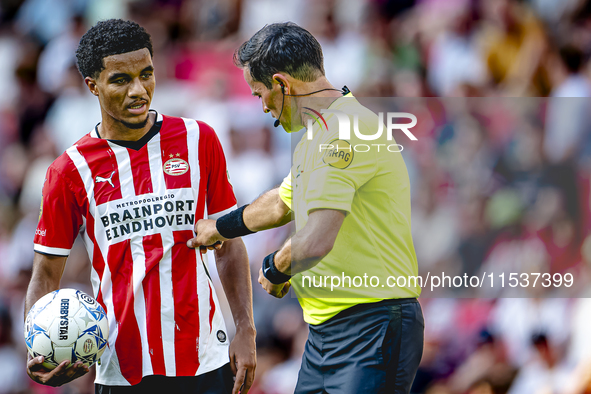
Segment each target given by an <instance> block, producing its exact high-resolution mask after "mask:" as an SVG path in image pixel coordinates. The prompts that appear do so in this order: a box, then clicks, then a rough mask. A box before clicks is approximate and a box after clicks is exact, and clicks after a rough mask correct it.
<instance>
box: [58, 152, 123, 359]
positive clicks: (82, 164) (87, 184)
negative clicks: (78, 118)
mask: <svg viewBox="0 0 591 394" xmlns="http://www.w3.org/2000/svg"><path fill="white" fill-rule="evenodd" d="M66 153H67V154H68V156H69V157H70V159H71V160H72V162H73V163H74V165H75V166H76V169H77V170H78V174H79V175H80V178H82V182H84V188H85V189H86V198H87V199H88V206H89V208H88V211H89V214H90V215H93V214H94V212H96V202H95V200H94V181H93V179H92V172H91V171H90V168H89V167H88V163H86V160H85V159H84V157H82V155H81V154H80V152H78V148H77V147H76V145H74V146H71V147H70V148H68V149H67V150H66ZM93 217H94V216H93ZM97 230H98V222H97V220H96V218H94V235H95V239H96V246H97V247H98V248H99V252H100V253H101V255H102V257H103V261H104V262H105V269H104V271H103V277H102V280H101V285H100V286H101V290H102V291H101V292H102V294H103V302H104V304H105V306H106V307H107V311H106V312H107V319H108V321H109V347H107V350H106V351H105V353H103V356H102V357H101V362H102V363H104V364H105V365H108V364H109V362H110V359H111V353H112V352H115V342H116V341H117V334H118V329H117V320H116V319H115V308H114V305H113V293H112V291H111V287H112V283H111V270H110V268H109V264H107V255H106V253H105V251H104V250H102V249H101V245H106V246H107V248H108V245H109V244H108V243H107V240H106V237H105V236H104V232H103V231H97ZM85 235H87V232H86V231H85ZM93 250H94V248H93ZM93 286H94V283H93ZM98 291H99V289H98V288H93V292H94V294H95V296H96V295H97V294H98Z"/></svg>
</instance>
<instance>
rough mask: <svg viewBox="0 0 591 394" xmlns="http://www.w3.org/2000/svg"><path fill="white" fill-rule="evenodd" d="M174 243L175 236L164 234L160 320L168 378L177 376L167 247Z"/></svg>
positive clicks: (170, 265)
mask: <svg viewBox="0 0 591 394" xmlns="http://www.w3.org/2000/svg"><path fill="white" fill-rule="evenodd" d="M173 243H174V239H173V235H172V233H170V232H168V231H167V232H164V233H162V247H163V249H164V250H165V251H166V253H164V255H163V256H162V260H160V302H161V304H162V307H161V309H160V319H161V323H162V347H163V349H162V350H163V351H164V367H165V369H166V375H167V376H174V375H175V374H176V365H175V352H174V339H175V338H174V337H175V323H174V295H173V292H172V248H168V249H167V248H166V246H167V245H172V244H173Z"/></svg>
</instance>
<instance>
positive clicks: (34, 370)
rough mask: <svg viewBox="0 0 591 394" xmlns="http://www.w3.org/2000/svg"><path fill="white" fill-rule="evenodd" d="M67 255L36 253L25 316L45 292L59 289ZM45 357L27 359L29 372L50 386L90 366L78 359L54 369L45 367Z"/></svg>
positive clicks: (82, 371)
mask: <svg viewBox="0 0 591 394" xmlns="http://www.w3.org/2000/svg"><path fill="white" fill-rule="evenodd" d="M66 259H67V257H65V256H51V255H44V254H40V253H35V257H34V259H33V273H32V275H31V281H30V282H29V287H28V288H27V293H26V296H25V316H26V315H27V313H28V312H29V310H30V309H31V307H32V306H33V305H34V304H35V302H37V300H39V298H41V297H43V296H44V295H45V294H47V293H50V292H52V291H54V290H57V289H59V285H60V279H61V277H62V274H63V272H64V267H65V266H66ZM42 363H43V357H42V356H39V357H35V358H32V357H31V356H30V355H29V357H28V360H27V374H28V375H29V377H30V378H31V379H33V380H34V381H35V382H37V383H41V384H45V385H48V386H61V385H63V384H65V383H68V382H70V381H72V380H74V379H76V378H79V377H80V376H82V375H84V374H86V373H87V372H88V367H86V366H85V365H84V364H82V362H81V361H77V362H76V363H75V364H74V365H73V367H71V368H68V369H66V368H67V367H68V365H69V361H64V362H62V363H61V364H60V365H59V366H58V367H56V368H55V369H53V370H48V369H46V368H44V367H43V365H42Z"/></svg>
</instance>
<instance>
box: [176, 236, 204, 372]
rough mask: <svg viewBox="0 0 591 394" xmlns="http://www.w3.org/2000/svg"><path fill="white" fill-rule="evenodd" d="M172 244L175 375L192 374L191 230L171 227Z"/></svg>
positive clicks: (195, 354)
mask: <svg viewBox="0 0 591 394" xmlns="http://www.w3.org/2000/svg"><path fill="white" fill-rule="evenodd" d="M173 234H174V246H173V247H172V262H173V264H172V293H173V296H174V321H175V330H176V331H175V341H174V356H175V362H176V373H177V376H194V375H195V373H196V372H197V369H198V368H199V302H198V300H197V255H196V254H195V250H193V249H189V248H188V247H187V241H188V240H189V239H191V238H193V231H191V230H187V231H175V232H174V233H173Z"/></svg>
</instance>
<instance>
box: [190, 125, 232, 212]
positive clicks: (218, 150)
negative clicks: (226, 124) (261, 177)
mask: <svg viewBox="0 0 591 394" xmlns="http://www.w3.org/2000/svg"><path fill="white" fill-rule="evenodd" d="M197 123H198V124H199V135H200V137H199V140H200V144H201V142H203V144H202V145H201V146H200V148H199V149H200V150H201V149H202V148H203V150H202V151H201V153H204V154H203V155H200V156H201V157H205V159H206V163H205V165H206V167H207V173H208V174H207V176H208V178H207V196H206V202H207V213H208V217H209V218H210V219H217V218H218V217H220V216H223V215H225V214H226V213H228V212H231V211H233V210H234V209H236V196H235V195H234V188H233V187H232V184H231V183H230V174H229V173H228V168H227V166H226V156H225V155H224V151H223V149H222V144H221V143H220V140H219V139H218V137H217V135H216V134H215V132H214V131H213V129H212V128H211V127H210V126H209V125H208V124H206V123H203V122H199V121H198V122H197Z"/></svg>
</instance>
